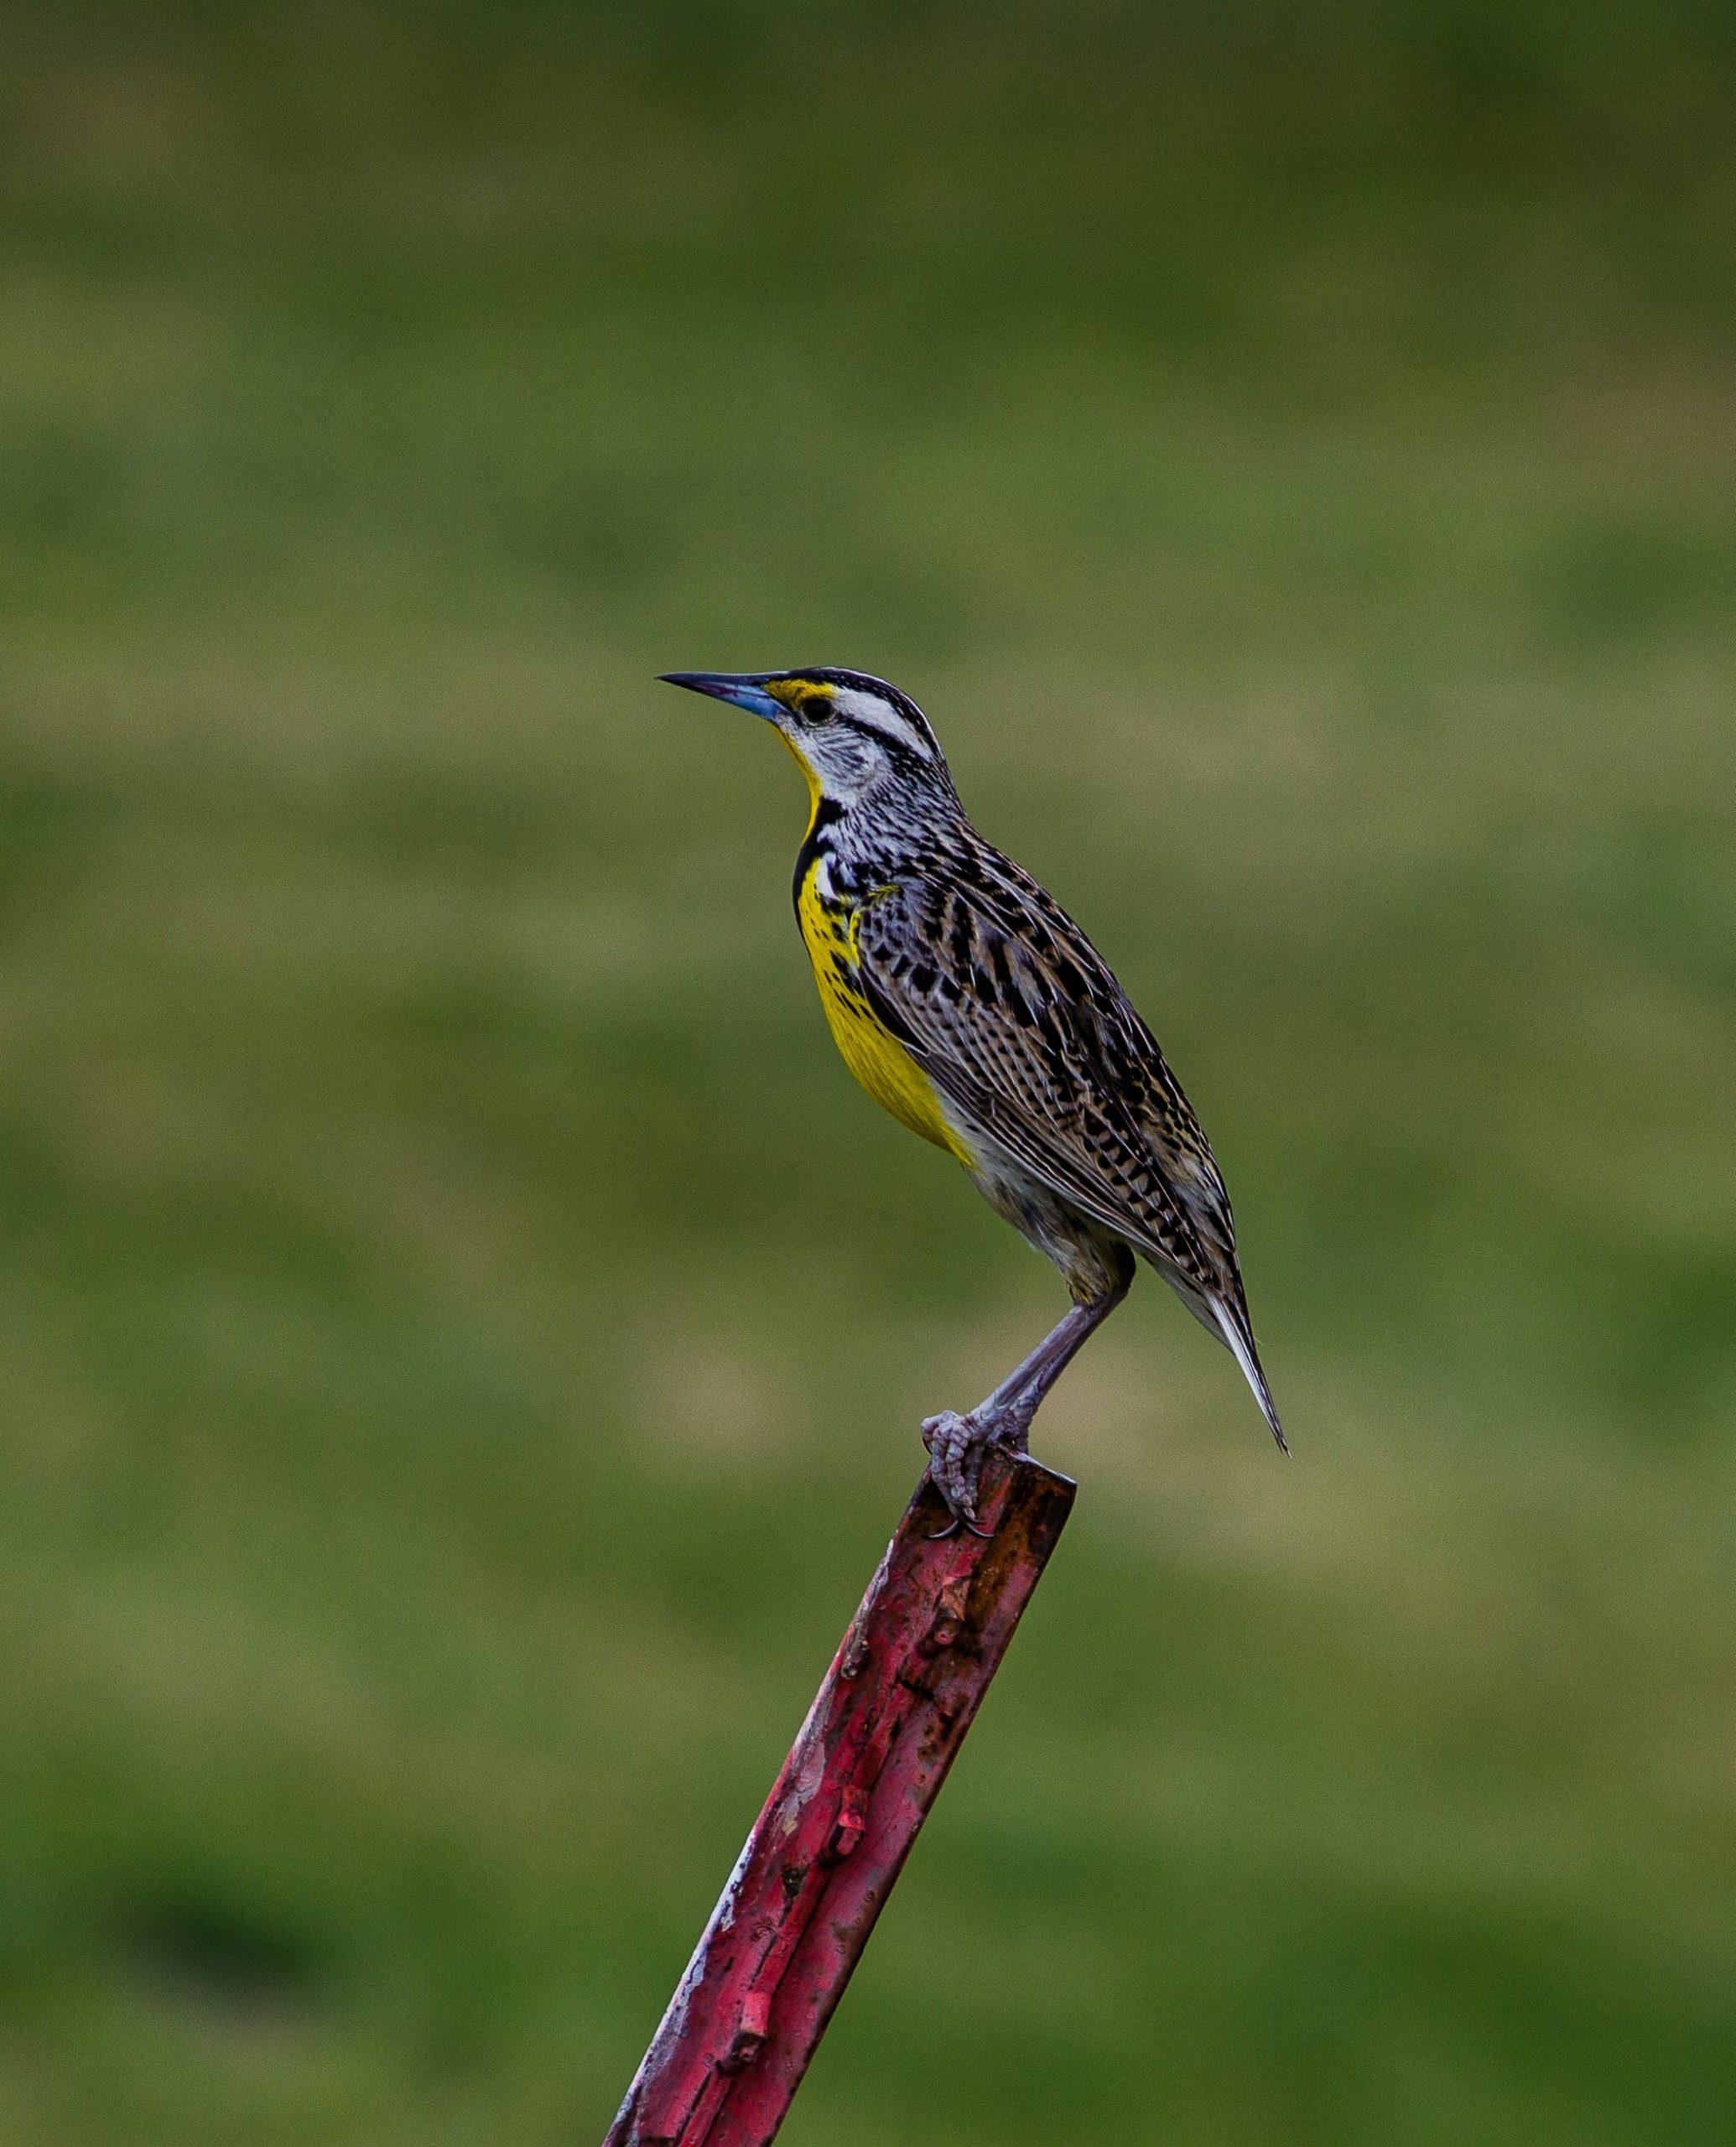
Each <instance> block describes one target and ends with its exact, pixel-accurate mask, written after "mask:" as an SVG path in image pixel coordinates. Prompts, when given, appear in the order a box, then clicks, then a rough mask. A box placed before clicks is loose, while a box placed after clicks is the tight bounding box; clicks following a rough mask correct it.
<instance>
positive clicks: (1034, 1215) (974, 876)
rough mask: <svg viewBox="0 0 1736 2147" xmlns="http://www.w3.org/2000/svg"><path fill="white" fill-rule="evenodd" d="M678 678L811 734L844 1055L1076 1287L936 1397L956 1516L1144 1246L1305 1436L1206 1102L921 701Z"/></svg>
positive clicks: (801, 679)
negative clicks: (1041, 1325)
mask: <svg viewBox="0 0 1736 2147" xmlns="http://www.w3.org/2000/svg"><path fill="white" fill-rule="evenodd" d="M661 678H662V681H663V683H665V684H669V685H672V686H681V687H685V688H687V689H689V691H691V692H694V693H696V694H707V695H709V696H710V698H712V699H715V700H720V701H725V702H727V703H730V704H732V705H733V706H735V707H736V708H739V709H743V710H746V711H747V712H748V713H750V714H751V715H757V716H761V717H763V718H764V719H765V720H766V721H767V722H768V723H769V724H770V725H772V728H773V729H774V730H776V731H777V736H778V737H779V738H780V739H781V740H782V742H783V744H784V745H785V746H787V748H788V749H789V751H790V752H791V753H792V754H793V756H794V758H795V760H796V762H797V763H798V766H799V767H800V768H801V770H802V772H803V775H804V776H805V777H807V781H808V827H807V831H806V833H805V834H804V835H803V840H802V845H801V848H800V850H798V853H797V857H796V869H795V878H794V883H793V891H792V892H793V897H794V902H795V910H796V919H797V923H798V925H799V927H800V928H801V933H802V938H803V942H804V944H805V945H806V947H807V950H808V958H809V959H810V961H811V962H812V964H813V974H814V977H815V980H816V981H817V982H818V984H819V995H820V1001H821V1004H822V1006H824V1010H825V1016H826V1020H827V1022H828V1024H829V1027H830V1029H831V1032H832V1036H833V1038H834V1042H836V1044H837V1046H838V1049H839V1053H841V1055H842V1057H843V1058H844V1061H845V1065H846V1066H847V1067H848V1068H850V1072H851V1073H853V1074H854V1075H855V1078H856V1079H857V1080H858V1081H859V1082H860V1084H861V1086H862V1087H863V1088H864V1089H866V1091H867V1092H868V1094H870V1095H871V1097H872V1098H873V1099H874V1100H875V1101H876V1103H878V1104H880V1105H883V1106H884V1107H885V1109H886V1110H888V1111H890V1112H891V1115H892V1116H893V1117H894V1118H897V1119H898V1120H902V1123H903V1124H904V1125H907V1126H908V1127H909V1128H910V1129H911V1131H912V1132H914V1133H917V1134H920V1135H921V1136H922V1137H923V1139H924V1140H925V1141H932V1142H933V1144H934V1146H937V1147H938V1148H941V1149H943V1150H945V1151H947V1152H948V1153H949V1154H950V1155H951V1156H953V1157H955V1158H956V1159H957V1161H958V1162H960V1163H961V1164H963V1166H964V1169H965V1171H966V1172H967V1173H968V1174H969V1177H971V1179H972V1180H973V1182H974V1183H975V1186H976V1188H977V1189H978V1191H979V1192H980V1193H982V1194H983V1196H984V1198H985V1199H986V1200H987V1201H988V1203H989V1205H990V1207H991V1208H993V1209H995V1212H996V1213H997V1214H1000V1215H1001V1216H1002V1217H1004V1218H1005V1219H1006V1221H1007V1222H1009V1223H1011V1224H1012V1226H1013V1227H1014V1229H1016V1230H1018V1231H1019V1232H1020V1233H1021V1235H1023V1236H1024V1237H1025V1238H1026V1239H1027V1240H1029V1242H1030V1243H1031V1244H1032V1245H1035V1246H1036V1247H1037V1250H1039V1251H1041V1252H1042V1253H1044V1254H1046V1255H1047V1257H1048V1258H1049V1259H1050V1260H1051V1261H1053V1263H1054V1265H1055V1266H1056V1267H1058V1269H1059V1271H1060V1272H1061V1276H1062V1278H1063V1281H1065V1283H1066V1285H1067V1288H1068V1294H1069V1296H1070V1297H1071V1299H1072V1304H1071V1307H1070V1308H1069V1309H1068V1312H1067V1313H1066V1314H1065V1315H1064V1317H1063V1318H1062V1319H1061V1320H1060V1322H1059V1323H1058V1324H1057V1325H1056V1326H1055V1328H1053V1330H1052V1331H1051V1332H1050V1333H1048V1334H1047V1335H1046V1336H1045V1337H1044V1338H1043V1339H1042V1341H1041V1342H1039V1343H1038V1344H1037V1347H1036V1348H1035V1349H1032V1351H1031V1353H1030V1354H1028V1355H1027V1357H1025V1358H1024V1359H1022V1360H1021V1362H1020V1363H1019V1364H1018V1365H1015V1367H1014V1368H1013V1370H1011V1372H1009V1373H1008V1374H1007V1375H1006V1378H1005V1379H1004V1380H1001V1382H1000V1384H999V1385H997V1386H996V1387H995V1389H994V1390H993V1391H992V1392H991V1393H990V1394H989V1395H987V1396H985V1398H984V1399H983V1400H982V1401H980V1402H979V1403H978V1404H977V1405H976V1406H975V1408H974V1409H971V1410H969V1411H956V1410H951V1409H946V1410H942V1411H939V1412H938V1414H937V1415H934V1416H932V1417H928V1418H927V1419H925V1421H924V1422H923V1442H924V1444H925V1445H926V1447H927V1448H928V1456H929V1465H928V1474H929V1476H930V1478H931V1479H932V1481H933V1484H934V1486H935V1489H937V1490H938V1493H939V1495H940V1497H941V1499H942V1500H943V1503H944V1505H945V1507H946V1509H947V1511H948V1513H949V1515H950V1516H951V1519H950V1521H949V1522H948V1524H947V1526H945V1527H944V1528H943V1530H942V1531H941V1533H942V1534H943V1535H949V1534H951V1533H953V1532H954V1531H956V1530H957V1529H959V1528H960V1527H963V1528H968V1529H969V1530H970V1531H972V1532H973V1533H975V1534H977V1535H983V1534H985V1533H987V1532H988V1531H985V1530H984V1529H983V1528H982V1527H981V1526H980V1522H979V1518H978V1502H979V1493H980V1479H981V1473H982V1468H983V1464H984V1461H985V1458H986V1456H987V1454H988V1453H989V1452H990V1449H991V1448H1001V1449H1003V1450H1005V1451H1006V1452H1008V1453H1013V1454H1023V1453H1027V1452H1028V1450H1029V1442H1030V1433H1031V1425H1032V1418H1033V1417H1035V1416H1036V1414H1037V1409H1038V1407H1039V1406H1040V1405H1041V1403H1042V1401H1043V1398H1044V1396H1046V1395H1047V1393H1048V1392H1049V1391H1050V1389H1051V1388H1052V1387H1053V1385H1054V1384H1055V1381H1056V1380H1058V1378H1059V1377H1060V1375H1061V1374H1062V1373H1063V1371H1064V1370H1066V1368H1067V1366H1068V1365H1069V1364H1070V1363H1071V1362H1072V1361H1073V1358H1074V1356H1075V1355H1076V1354H1078V1352H1079V1349H1080V1348H1081V1347H1082V1346H1083V1345H1084V1343H1085V1342H1086V1341H1087V1340H1088V1339H1089V1337H1090V1336H1091V1335H1092V1334H1093V1333H1095V1331H1096V1330H1097V1328H1099V1326H1101V1324H1102V1323H1103V1322H1104V1320H1105V1319H1106V1318H1108V1317H1109V1315H1110V1313H1112V1312H1113V1311H1114V1310H1115V1307H1116V1306H1118V1305H1119V1304H1120V1302H1121V1301H1122V1300H1123V1298H1125V1296H1126V1295H1127V1292H1128V1289H1129V1287H1130V1284H1131V1282H1132V1280H1133V1277H1134V1275H1135V1272H1136V1261H1138V1260H1141V1259H1143V1260H1144V1261H1146V1263H1147V1264H1148V1265H1149V1266H1151V1267H1152V1268H1155V1269H1156V1271H1157V1272H1158V1273H1159V1274H1160V1275H1162V1277H1163V1279H1164V1281H1167V1283H1168V1284H1169V1285H1170V1287H1171V1288H1172V1290H1174V1292H1176V1294H1177V1297H1180V1298H1181V1300H1182V1303H1183V1304H1184V1305H1185V1306H1186V1307H1188V1311H1189V1312H1191V1313H1193V1315H1194V1317H1195V1318H1197V1319H1198V1321H1199V1322H1200V1323H1201V1324H1202V1325H1203V1327H1204V1328H1206V1329H1207V1331H1208V1333H1211V1334H1213V1335H1214V1337H1215V1338H1216V1339H1218V1340H1219V1341H1220V1342H1221V1343H1223V1344H1224V1346H1225V1347H1226V1348H1227V1349H1229V1353H1230V1354H1231V1355H1232V1356H1233V1357H1234V1359H1235V1361H1236V1363H1237V1364H1238V1365H1240V1368H1241V1371H1242V1375H1243V1376H1244V1377H1245V1380H1247V1383H1248V1385H1249V1386H1250V1388H1251V1389H1252V1391H1253V1394H1254V1398H1255V1401H1257V1402H1258V1403H1259V1405H1260V1411H1261V1414H1262V1415H1263V1416H1264V1417H1265V1419H1266V1423H1267V1425H1268V1427H1270V1429H1271V1435H1272V1437H1273V1438H1274V1439H1276V1442H1277V1444H1278V1448H1279V1450H1280V1452H1281V1453H1288V1452H1289V1450H1290V1449H1289V1447H1288V1444H1287V1443H1286V1439H1285V1436H1284V1430H1283V1427H1282V1425H1281V1422H1279V1418H1278V1411H1277V1409H1276V1406H1275V1405H1274V1403H1273V1401H1272V1396H1271V1387H1270V1386H1269V1385H1268V1384H1267V1382H1266V1372H1265V1370H1264V1368H1263V1367H1262V1365H1261V1364H1260V1352H1259V1350H1258V1349H1257V1348H1256V1346H1255V1340H1254V1328H1253V1325H1252V1323H1251V1321H1250V1318H1249V1314H1248V1303H1247V1297H1246V1294H1245V1291H1244V1289H1243V1287H1242V1277H1241V1269H1240V1263H1239V1261H1238V1259H1237V1256H1236V1245H1235V1230H1234V1224H1233V1222H1232V1219H1231V1216H1230V1209H1229V1194H1228V1193H1226V1192H1225V1190H1224V1179H1223V1177H1222V1174H1221V1173H1220V1172H1219V1168H1218V1165H1217V1162H1216V1161H1215V1160H1214V1157H1213V1154H1212V1151H1211V1146H1210V1144H1209V1143H1208V1141H1207V1139H1206V1136H1205V1134H1204V1132H1203V1130H1202V1129H1201V1126H1200V1124H1199V1120H1198V1118H1196V1117H1195V1115H1194V1114H1193V1107H1192V1105H1190V1104H1189V1103H1188V1099H1187V1097H1186V1096H1185V1095H1184V1094H1182V1087H1181V1084H1180V1083H1179V1082H1178V1081H1177V1079H1176V1077H1175V1075H1174V1074H1173V1073H1172V1072H1171V1070H1170V1068H1169V1065H1168V1063H1167V1061H1166V1059H1165V1058H1164V1056H1163V1053H1162V1050H1161V1049H1160V1048H1159V1047H1158V1044H1157V1042H1156V1038H1155V1037H1153V1035H1152V1033H1151V1030H1150V1029H1149V1028H1148V1027H1146V1023H1145V1022H1143V1021H1142V1020H1141V1017H1140V1016H1139V1014H1138V1013H1137V1012H1136V1010H1135V1008H1134V1006H1133V1004H1132V1002H1131V1001H1130V999H1129V998H1128V996H1127V994H1126V993H1125V991H1124V990H1122V988H1121V986H1120V984H1119V983H1118V982H1117V980H1116V979H1115V974H1114V972H1113V971H1112V970H1110V967H1109V964H1107V963H1106V962H1105V961H1104V959H1103V957H1102V956H1101V955H1100V954H1099V953H1098V951H1097V949H1096V948H1095V947H1094V946H1093V944H1091V942H1090V940H1089V939H1088V938H1086V936H1085V934H1084V932H1083V931H1082V930H1081V929H1080V928H1079V926H1078V925H1077V924H1075V923H1074V922H1073V919H1072V918H1070V917H1069V916H1068V913H1067V912H1066V911H1065V910H1063V908H1062V907H1061V905H1060V904H1059V903H1058V902H1057V901H1056V900H1055V899H1054V897H1053V896H1052V895H1051V894H1049V893H1048V892H1047V890H1046V889H1045V888H1043V887H1042V886H1040V885H1039V884H1038V882H1037V881H1036V880H1035V879H1033V878H1032V876H1031V875H1030V874H1029V873H1028V872H1027V871H1024V869H1023V868H1022V867H1021V866H1018V865H1016V864H1015V863H1014V862H1013V860H1011V858H1010V857H1008V856H1007V855H1006V854H1005V852H1004V851H1001V850H997V849H996V848H995V845H993V844H992V843H990V842H989V841H987V840H985V838H984V837H983V836H981V835H980V834H978V833H977V831H976V829H975V828H974V827H973V826H972V825H971V824H970V821H969V819H968V818H967V817H966V815H965V812H964V806H963V805H962V803H960V802H959V793H958V790H957V788H956V787H955V785H954V781H953V776H952V771H951V769H950V768H949V766H948V764H947V760H946V756H945V755H944V754H943V752H942V751H941V748H940V742H939V741H938V738H937V737H936V736H935V734H934V731H933V727H932V726H931V725H930V724H929V722H928V719H927V717H926V716H924V715H923V712H922V710H920V709H919V708H918V707H917V704H916V703H915V702H914V701H913V700H912V699H910V697H909V695H908V694H904V693H902V692H901V691H900V690H899V689H897V687H896V686H892V685H889V684H887V683H886V680H885V679H883V678H874V677H872V676H871V675H870V674H869V673H866V672H861V671H849V670H842V669H839V668H835V667H831V666H822V667H819V668H814V669H810V670H800V671H759V672H720V671H670V672H665V673H662V674H661Z"/></svg>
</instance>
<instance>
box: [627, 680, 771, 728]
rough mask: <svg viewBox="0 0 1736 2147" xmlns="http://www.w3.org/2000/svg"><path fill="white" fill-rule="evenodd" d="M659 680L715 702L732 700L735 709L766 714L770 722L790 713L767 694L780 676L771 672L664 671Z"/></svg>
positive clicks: (755, 713)
mask: <svg viewBox="0 0 1736 2147" xmlns="http://www.w3.org/2000/svg"><path fill="white" fill-rule="evenodd" d="M658 675H659V677H660V678H661V679H662V681H663V684H664V685H666V686H685V687H686V688H687V689H688V690H689V693H694V694H710V696H711V698H712V699H713V700H715V701H729V702H730V703H731V704H733V705H734V706H735V707H736V708H745V709H746V710H747V712H748V713H749V715H763V716H764V717H765V718H766V720H767V722H768V723H776V722H777V720H778V719H779V718H780V717H781V716H782V715H787V713H788V711H787V710H786V709H785V707H784V705H783V704H782V701H780V700H777V699H773V697H772V695H771V694H768V693H767V691H766V681H767V679H768V678H775V677H776V676H777V673H775V672H772V671H758V672H747V671H664V672H662V673H659V674H658Z"/></svg>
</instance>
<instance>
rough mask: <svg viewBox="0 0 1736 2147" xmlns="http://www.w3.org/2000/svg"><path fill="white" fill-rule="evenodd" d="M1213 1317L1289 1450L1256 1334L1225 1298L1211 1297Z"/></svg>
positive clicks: (1281, 1449)
mask: <svg viewBox="0 0 1736 2147" xmlns="http://www.w3.org/2000/svg"><path fill="white" fill-rule="evenodd" d="M1207 1302H1208V1304H1209V1305H1210V1306H1211V1308H1212V1317H1213V1318H1214V1319H1215V1320H1216V1321H1217V1323H1218V1328H1219V1333H1221V1334H1222V1335H1223V1337H1224V1340H1225V1342H1226V1343H1228V1344H1229V1354H1231V1356H1233V1357H1234V1359H1235V1360H1236V1362H1237V1363H1238V1364H1239V1365H1240V1366H1241V1368H1242V1377H1243V1378H1244V1379H1245V1380H1247V1382H1248V1384H1249V1385H1250V1387H1251V1388H1252V1389H1253V1390H1254V1399H1255V1401H1257V1402H1258V1403H1259V1404H1260V1415H1261V1416H1262V1417H1265V1419H1266V1422H1267V1423H1268V1424H1269V1425H1270V1426H1271V1434H1272V1437H1274V1438H1275V1439H1276V1441H1277V1442H1278V1451H1279V1453H1289V1451H1290V1442H1289V1440H1288V1439H1286V1437H1285V1436H1284V1427H1283V1426H1282V1425H1281V1423H1280V1422H1278V1411H1277V1405H1276V1403H1275V1402H1274V1401H1273V1400H1272V1391H1271V1388H1270V1387H1269V1386H1268V1385H1266V1374H1265V1372H1264V1371H1263V1370H1261V1369H1260V1357H1259V1354H1258V1353H1257V1351H1256V1350H1255V1347H1254V1337H1253V1336H1252V1335H1251V1334H1250V1333H1248V1332H1247V1331H1246V1330H1245V1328H1244V1327H1243V1325H1242V1323H1241V1322H1240V1320H1238V1319H1237V1318H1236V1317H1235V1314H1234V1313H1233V1312H1231V1310H1230V1309H1229V1306H1228V1305H1226V1304H1225V1303H1224V1300H1223V1299H1222V1298H1221V1297H1211V1298H1208V1300H1207Z"/></svg>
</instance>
